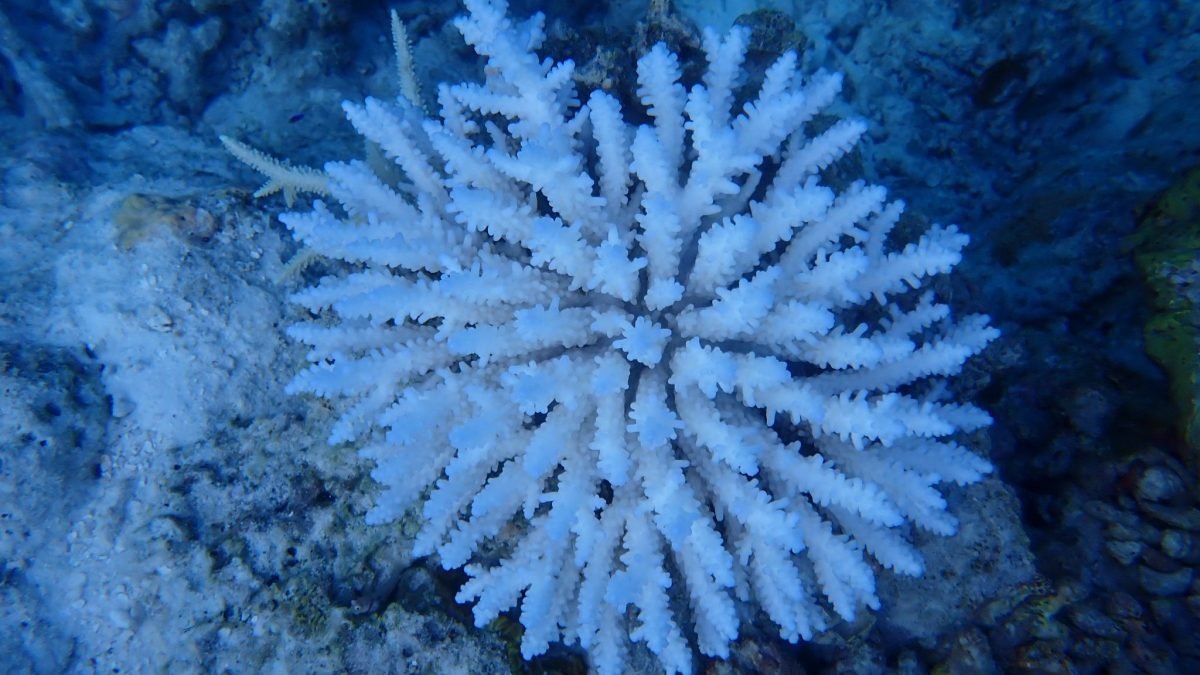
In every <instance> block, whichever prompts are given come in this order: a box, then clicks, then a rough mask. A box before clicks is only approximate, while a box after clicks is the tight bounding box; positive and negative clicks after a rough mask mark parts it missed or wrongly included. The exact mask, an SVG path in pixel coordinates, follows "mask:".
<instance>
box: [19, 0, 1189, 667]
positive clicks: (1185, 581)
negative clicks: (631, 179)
mask: <svg viewBox="0 0 1200 675" xmlns="http://www.w3.org/2000/svg"><path fill="white" fill-rule="evenodd" d="M390 9H395V10H396V11H397V12H398V14H399V16H400V18H401V19H403V20H404V22H405V23H406V24H407V26H408V32H409V35H410V37H411V39H412V41H413V48H414V55H415V60H416V69H417V74H418V76H419V78H420V80H421V82H422V84H423V88H422V90H423V91H424V92H426V96H431V92H435V91H436V87H435V84H436V83H437V82H443V81H449V82H458V81H462V80H470V79H473V78H477V77H478V70H479V67H478V63H477V59H476V57H475V55H474V54H473V53H472V52H471V51H470V49H469V48H467V47H466V46H465V45H464V43H463V41H462V39H461V37H459V36H458V35H457V33H456V32H455V30H454V28H453V27H452V26H450V25H449V24H448V23H447V22H448V20H449V19H451V18H452V17H453V16H455V15H457V14H459V13H460V12H461V11H462V10H461V7H459V6H458V5H457V3H453V2H424V3H420V2H403V3H385V2H377V1H371V2H366V1H359V2H286V1H284V0H268V1H266V2H261V3H239V2H233V1H232V0H162V1H160V2H143V1H139V0H73V1H62V2H59V1H52V2H27V1H25V0H6V1H5V2H4V3H2V4H0V94H2V98H0V143H2V144H3V152H0V607H3V608H4V609H5V611H4V612H3V613H0V668H3V672H13V673H23V672H35V673H56V672H101V671H103V672H110V673H111V672H161V671H170V672H232V673H240V672H366V673H376V672H398V673H449V672H463V673H499V672H510V671H511V672H583V671H584V670H585V668H586V665H585V662H584V660H583V658H582V656H581V654H580V653H579V652H578V651H576V650H571V649H568V648H564V647H561V646H557V647H552V648H551V651H550V652H549V653H548V654H547V655H546V656H543V657H540V658H538V659H536V660H534V661H530V662H525V661H523V660H522V659H521V657H520V654H519V653H517V651H516V648H515V645H516V643H517V642H518V637H517V636H518V635H519V631H520V625H519V624H517V623H516V621H515V620H511V619H501V620H497V621H496V622H494V624H493V625H492V626H490V627H489V628H487V629H485V630H477V629H475V628H474V627H473V624H472V621H471V619H470V615H469V608H468V607H466V606H462V605H458V604H456V603H455V602H454V600H453V595H454V592H455V590H456V589H457V588H458V586H459V585H460V584H461V582H462V579H463V575H461V573H459V572H450V573H447V572H443V571H442V570H441V568H440V567H439V566H438V565H437V564H436V563H435V562H431V561H430V560H427V559H424V558H413V557H412V556H411V554H410V552H409V549H410V545H411V538H412V534H413V532H414V531H415V529H416V527H417V526H418V525H419V523H417V522H412V523H405V524H404V526H402V527H393V526H381V527H380V526H368V525H366V523H365V522H364V519H363V514H364V513H365V512H366V511H367V510H368V509H369V508H370V506H371V505H372V503H373V499H374V495H375V492H376V490H377V488H376V486H375V485H374V484H373V483H372V482H371V481H370V480H369V476H368V471H369V468H370V467H369V465H368V463H367V462H366V461H365V460H362V459H360V458H359V457H358V456H357V455H356V454H355V452H354V451H353V450H352V449H347V448H345V447H330V446H329V445H328V444H327V443H326V442H325V436H326V434H325V432H324V429H326V428H327V427H328V425H329V420H330V419H331V416H332V413H331V411H330V410H328V409H327V407H326V406H325V405H324V404H322V403H320V402H317V401H314V400H309V399H305V398H302V397H296V396H288V395H286V394H285V393H284V387H285V386H286V383H287V382H288V381H289V380H290V379H291V378H292V376H293V375H294V374H295V372H296V371H297V370H299V369H300V368H301V367H302V366H303V364H304V348H303V347H302V346H300V345H298V344H296V343H294V342H292V341H290V340H288V339H287V338H286V337H285V336H284V333H283V327H284V326H286V325H288V324H289V323H292V322H293V321H294V320H295V318H296V315H297V313H298V312H299V310H298V309H296V308H295V307H293V306H290V305H288V303H287V297H288V296H289V294H291V293H292V292H294V291H295V290H297V289H298V288H300V287H302V286H303V285H305V275H317V276H319V273H320V269H321V265H322V264H323V263H322V262H321V261H315V262H312V261H307V264H306V265H300V264H296V262H295V254H296V253H297V249H298V247H297V245H296V244H295V243H294V242H293V241H292V238H291V236H290V235H289V234H288V233H287V232H286V230H285V229H284V228H283V226H282V225H281V224H280V223H279V220H278V218H277V216H278V213H280V212H282V211H285V210H287V207H286V205H285V204H284V200H283V199H281V198H279V197H270V198H266V199H261V200H255V199H253V198H252V197H251V196H250V192H251V191H252V190H253V189H254V188H255V187H256V186H257V185H258V184H259V177H258V176H257V175H256V174H254V173H253V172H252V171H250V170H249V169H247V168H246V167H244V166H243V165H241V164H240V163H239V162H238V161H237V160H236V159H234V158H233V157H232V156H231V155H230V154H229V153H228V152H227V151H226V150H225V148H223V147H222V146H221V144H220V142H219V141H218V140H217V136H218V134H226V135H230V136H233V137H236V138H239V139H241V140H243V141H246V142H247V143H249V144H251V145H253V146H255V147H257V148H259V149H262V150H264V151H266V152H269V153H271V154H272V155H275V156H281V157H287V158H288V159H289V160H290V161H292V162H294V163H296V164H302V165H311V166H320V165H321V164H322V163H323V162H324V161H326V160H328V159H331V158H348V157H354V156H357V155H359V154H361V152H362V143H361V139H359V138H358V137H357V136H356V134H354V132H353V129H352V128H351V127H350V125H349V124H348V123H346V122H345V120H344V119H343V113H342V111H341V108H340V105H339V104H340V102H341V101H342V100H344V99H350V100H360V99H361V98H363V97H364V96H367V95H374V96H379V97H385V96H394V95H396V94H397V93H398V90H397V84H396V81H395V80H396V78H395V64H394V61H393V59H394V54H393V51H392V45H391V42H390V38H389V33H388V11H389V10H390ZM534 11H542V12H544V13H545V14H546V15H547V33H548V39H547V42H546V45H545V46H544V47H543V49H542V50H541V52H542V54H543V55H544V56H553V57H554V58H556V59H559V60H561V59H567V58H570V59H573V60H574V61H575V63H576V65H577V72H576V77H577V80H578V86H579V88H580V89H581V90H583V91H587V90H590V89H595V88H603V89H605V90H607V91H609V92H610V93H612V94H613V95H614V96H617V97H618V98H620V99H621V100H622V102H623V103H626V102H632V101H634V100H635V99H636V96H635V95H634V93H633V83H634V81H635V76H634V63H635V61H636V59H637V57H638V56H639V55H641V54H642V53H644V52H645V51H646V50H647V49H648V48H649V47H650V46H651V45H653V44H654V43H655V42H658V41H664V42H666V43H667V44H668V45H669V46H670V47H671V48H672V49H673V50H675V51H676V52H677V53H679V54H680V56H681V59H683V61H684V63H683V65H684V72H685V79H686V78H687V77H688V76H689V74H690V75H692V76H693V77H694V75H695V71H689V70H688V67H689V66H688V64H689V60H690V59H691V58H693V57H694V58H695V59H700V60H702V57H701V52H700V51H699V42H698V32H697V26H699V25H712V26H714V27H716V28H718V29H719V30H723V29H725V28H728V27H729V26H730V25H733V24H734V23H735V22H736V23H739V24H742V25H745V26H747V27H749V28H750V29H751V30H752V40H753V48H752V52H756V53H758V54H759V55H760V58H762V59H764V60H766V61H767V62H769V61H770V60H771V59H772V58H774V57H775V56H776V55H778V54H779V53H781V52H782V51H784V50H787V49H793V48H794V49H797V50H798V52H799V53H800V55H801V70H802V71H804V72H812V71H815V70H816V69H818V68H825V69H829V70H836V71H840V72H842V73H843V74H844V75H845V87H844V90H843V95H842V97H841V100H840V101H839V102H837V103H836V104H835V105H834V110H833V111H832V112H834V113H836V114H838V115H845V116H855V117H861V118H863V119H865V120H867V121H868V124H869V131H868V135H867V138H866V139H865V140H864V141H863V142H862V143H860V145H859V147H858V148H857V149H856V150H855V151H854V152H853V153H852V155H851V157H849V158H848V159H847V160H846V162H845V163H846V164H848V166H847V167H846V172H847V173H848V174H851V175H854V176H861V177H863V178H865V179H867V180H869V181H871V182H875V183H879V184H881V185H884V186H886V187H887V188H888V189H889V191H890V194H892V195H894V196H896V197H899V198H902V199H904V200H905V201H906V202H907V204H908V212H909V213H910V214H915V215H916V216H918V217H922V218H927V219H928V220H929V221H932V222H942V223H957V224H958V225H959V227H960V228H961V229H962V230H963V231H965V232H967V233H969V234H970V235H971V238H972V241H971V244H970V246H969V247H968V248H967V251H966V254H965V259H964V261H963V263H962V264H961V265H959V267H958V269H957V272H956V274H955V275H954V281H953V283H949V282H947V284H946V286H945V288H939V290H940V291H941V292H942V293H943V294H944V297H947V298H948V301H949V302H950V303H951V304H953V305H954V306H955V308H956V310H957V311H960V312H964V313H965V312H970V311H975V312H985V313H987V314H989V315H990V316H991V317H992V321H993V323H994V324H995V325H996V326H998V327H999V328H1000V329H1001V331H1002V336H1001V338H999V339H998V340H997V341H996V342H994V343H993V344H992V345H991V346H990V347H989V348H988V349H987V350H986V351H985V352H984V353H983V354H982V355H980V356H979V357H977V358H975V359H974V360H972V361H971V362H970V363H969V365H968V367H967V370H966V371H964V373H963V375H961V376H960V379H961V380H964V381H965V384H963V385H962V386H963V388H964V389H965V390H966V391H972V392H976V394H975V402H976V403H977V404H978V405H981V406H982V407H984V408H986V409H987V410H988V411H989V412H990V413H991V414H992V416H993V418H994V419H995V422H994V424H993V425H992V427H991V428H990V429H989V430H988V431H987V433H986V436H987V439H988V444H989V446H990V447H987V448H985V450H986V454H987V456H988V457H989V458H990V459H991V461H992V462H993V463H994V464H995V465H996V467H997V471H996V472H995V473H994V474H993V475H992V476H991V477H990V478H989V479H988V480H986V481H984V482H982V483H980V484H978V485H975V486H971V487H968V488H955V489H950V490H947V499H948V500H949V501H950V502H951V504H952V510H953V511H954V512H955V514H956V515H957V516H958V518H959V520H960V527H959V533H958V534H957V535H956V536H955V537H952V538H939V537H930V536H927V535H922V534H921V533H919V532H918V533H917V534H916V536H915V541H914V543H915V544H916V545H917V546H918V548H920V550H921V552H922V553H923V554H924V556H925V558H926V572H925V575H924V576H923V577H921V578H918V579H910V578H896V577H892V576H891V575H880V576H879V589H878V592H879V595H880V598H881V600H882V604H883V609H882V610H881V611H879V612H877V613H875V614H867V613H864V614H863V615H862V616H861V619H860V621H858V622H857V623H856V624H855V625H844V624H843V625H840V626H838V627H837V628H836V629H835V630H832V631H830V632H828V633H826V634H824V635H822V636H820V637H819V638H817V639H815V640H813V641H811V642H807V643H801V644H799V645H791V644H788V643H786V642H783V641H781V640H779V639H778V638H777V637H776V635H775V632H774V631H773V630H771V629H770V628H769V627H768V626H766V625H765V624H762V623H761V622H759V623H757V624H756V623H755V622H754V621H753V620H752V617H751V620H749V621H744V623H743V630H742V634H741V636H740V638H739V639H738V641H737V642H736V643H735V644H734V645H733V648H732V649H733V653H732V655H731V657H730V659H729V660H728V661H701V662H700V663H701V665H700V666H699V668H700V669H701V670H703V671H704V672H781V673H801V672H804V673H808V672H812V673H820V672H843V673H876V672H906V673H923V672H949V673H960V672H963V673H976V672H1032V673H1043V672H1085V673H1086V672H1117V673H1125V672H1128V673H1139V672H1146V673H1173V672H1183V673H1187V672H1200V644H1198V642H1197V637H1196V634H1197V622H1198V621H1200V579H1198V578H1197V576H1196V568H1197V564H1198V563H1200V508H1198V504H1197V502H1198V501H1200V491H1198V488H1197V478H1198V476H1200V379H1198V378H1197V370H1198V369H1200V359H1198V358H1197V355H1198V354H1200V335H1198V334H1197V330H1198V328H1200V311H1198V305H1197V303H1198V302H1200V285H1198V282H1200V203H1198V199H1200V125H1198V124H1197V123H1196V119H1197V113H1196V108H1197V107H1200V3H1198V2H1149V1H1143V2H1071V1H1062V2H1040V3H987V2H971V1H965V0H964V1H962V2H957V3H945V2H935V1H932V0H912V1H903V0H900V1H892V2H883V1H873V0H864V1H861V2H853V1H852V2H840V1H837V0H819V1H815V2H801V1H800V0H795V1H794V2H791V1H786V0H772V1H771V2H759V3H755V2H749V1H745V2H737V1H730V2H714V1H700V0H691V1H687V2H685V1H677V2H673V3H667V2H665V1H663V2H660V1H656V2H649V3H648V2H636V1H632V0H631V1H614V2H595V3H587V4H586V5H585V4H582V3H568V2H560V3H545V2H542V3H536V2H520V1H514V2H512V3H511V5H510V12H511V13H512V15H514V16H525V15H528V14H529V13H531V12H534ZM430 107H431V108H432V106H430ZM313 278H315V276H313ZM629 665H630V668H631V670H636V671H641V670H645V672H652V671H653V670H654V668H655V665H654V663H653V661H652V660H651V659H650V658H649V657H648V655H646V654H641V655H639V654H638V653H637V652H635V653H634V655H633V656H632V658H631V662H630V664H629Z"/></svg>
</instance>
